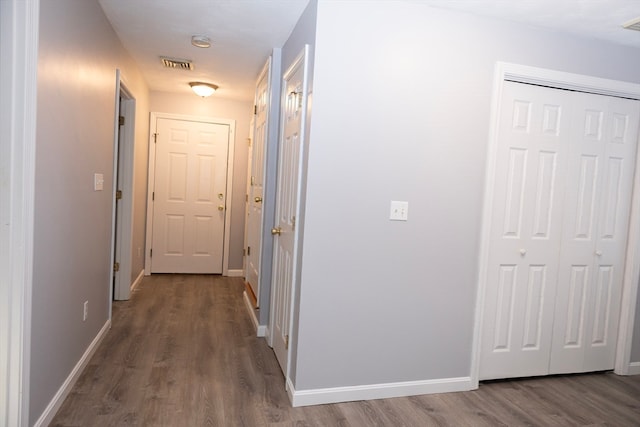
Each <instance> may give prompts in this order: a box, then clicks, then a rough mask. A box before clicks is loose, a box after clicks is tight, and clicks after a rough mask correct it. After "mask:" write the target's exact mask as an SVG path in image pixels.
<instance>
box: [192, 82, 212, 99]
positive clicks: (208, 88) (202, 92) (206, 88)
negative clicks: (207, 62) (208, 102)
mask: <svg viewBox="0 0 640 427" xmlns="http://www.w3.org/2000/svg"><path fill="white" fill-rule="evenodd" d="M189 86H191V89H192V90H193V91H194V92H195V93H196V95H198V96H201V97H203V98H204V97H207V96H211V95H212V94H213V92H215V91H216V89H218V86H216V85H214V84H211V83H203V82H190V83H189Z"/></svg>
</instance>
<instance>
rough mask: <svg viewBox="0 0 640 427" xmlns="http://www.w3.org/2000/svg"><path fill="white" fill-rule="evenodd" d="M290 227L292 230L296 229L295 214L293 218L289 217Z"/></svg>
mask: <svg viewBox="0 0 640 427" xmlns="http://www.w3.org/2000/svg"><path fill="white" fill-rule="evenodd" d="M291 229H292V230H295V229H296V217H295V216H294V217H293V218H291Z"/></svg>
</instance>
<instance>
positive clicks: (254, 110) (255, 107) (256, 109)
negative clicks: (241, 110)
mask: <svg viewBox="0 0 640 427" xmlns="http://www.w3.org/2000/svg"><path fill="white" fill-rule="evenodd" d="M253 114H254V115H256V114H258V106H257V105H254V106H253Z"/></svg>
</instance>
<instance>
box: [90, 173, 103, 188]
mask: <svg viewBox="0 0 640 427" xmlns="http://www.w3.org/2000/svg"><path fill="white" fill-rule="evenodd" d="M103 189H104V175H103V174H101V173H94V174H93V190H94V191H102V190H103Z"/></svg>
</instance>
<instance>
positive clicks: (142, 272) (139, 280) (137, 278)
mask: <svg viewBox="0 0 640 427" xmlns="http://www.w3.org/2000/svg"><path fill="white" fill-rule="evenodd" d="M142 279H144V269H143V270H140V273H139V274H138V277H136V280H134V281H133V283H131V287H130V288H129V293H131V292H133V291H134V290H135V289H136V288H137V287H138V285H139V284H140V283H142Z"/></svg>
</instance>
